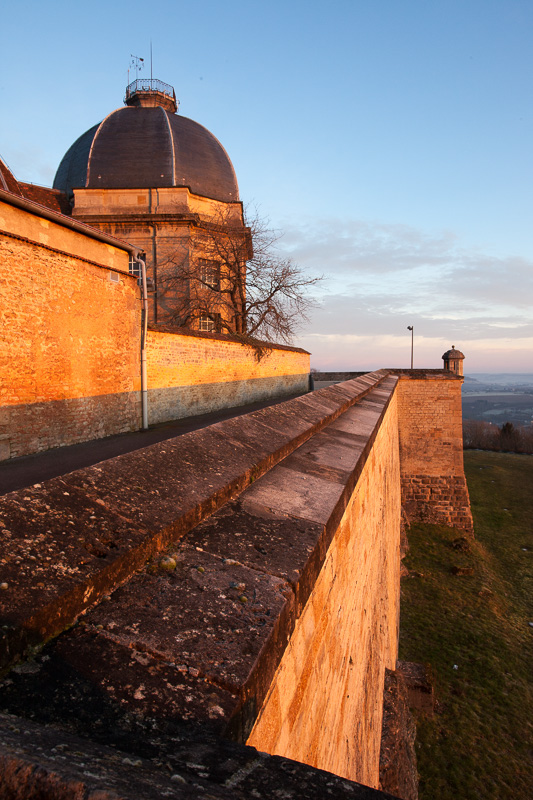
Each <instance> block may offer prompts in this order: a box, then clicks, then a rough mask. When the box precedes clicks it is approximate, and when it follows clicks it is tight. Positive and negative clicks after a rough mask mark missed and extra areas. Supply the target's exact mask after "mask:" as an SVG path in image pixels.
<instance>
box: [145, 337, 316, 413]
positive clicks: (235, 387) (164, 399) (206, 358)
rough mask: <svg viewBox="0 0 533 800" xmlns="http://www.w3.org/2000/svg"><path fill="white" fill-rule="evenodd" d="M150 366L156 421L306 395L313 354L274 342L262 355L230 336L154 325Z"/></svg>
mask: <svg viewBox="0 0 533 800" xmlns="http://www.w3.org/2000/svg"><path fill="white" fill-rule="evenodd" d="M258 355H260V358H258ZM147 369H148V405H149V410H150V423H151V424H155V423H157V422H166V421H167V420H171V419H179V418H181V417H188V416H195V415H197V414H204V413H207V412H209V411H217V410H218V409H221V408H231V407H233V406H241V405H247V404H248V403H254V402H258V401H262V400H270V399H274V398H278V397H279V398H283V397H288V396H290V395H296V394H303V393H304V392H306V391H307V390H308V383H309V353H307V352H305V350H300V349H299V348H296V347H283V346H272V347H269V348H267V349H266V350H265V351H264V352H263V353H260V354H258V351H257V350H255V349H254V348H253V347H250V346H248V345H244V344H242V343H240V342H238V341H234V340H232V339H230V338H228V337H227V336H217V335H213V334H211V335H210V334H198V333H194V332H182V333H175V332H170V331H165V330H162V329H157V328H151V329H150V330H149V331H148V348H147Z"/></svg>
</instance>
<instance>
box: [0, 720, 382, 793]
mask: <svg viewBox="0 0 533 800" xmlns="http://www.w3.org/2000/svg"><path fill="white" fill-rule="evenodd" d="M170 745H171V746H170V747H167V748H166V749H162V748H161V749H160V750H159V751H157V753H156V754H155V755H154V752H153V751H152V752H151V753H150V756H151V757H150V756H149V755H148V754H146V753H145V754H143V755H142V756H140V757H139V756H133V757H132V754H131V752H125V751H121V750H120V749H116V748H114V747H106V746H105V745H99V744H95V743H93V742H90V741H87V740H85V739H83V738H80V737H76V736H72V735H71V734H67V735H65V732H64V731H58V730H54V729H53V728H50V727H44V726H41V725H37V724H35V723H33V722H31V721H29V720H22V719H20V718H18V717H15V716H12V715H10V714H0V749H1V752H0V787H1V788H2V790H3V793H4V792H5V795H4V794H3V796H6V795H7V796H8V797H9V798H10V800H43V798H45V797H46V798H57V800H59V799H60V798H63V799H64V800H67V798H73V799H74V798H80V799H81V798H82V797H83V798H88V799H89V798H93V800H97V798H98V799H99V800H118V798H119V797H120V798H121V800H139V798H141V797H142V798H143V800H160V798H163V797H165V798H169V800H189V799H190V800H248V798H250V797H255V798H258V800H271V798H274V797H280V796H283V797H290V798H291V800H394V798H393V796H392V795H389V794H385V793H384V792H380V791H377V790H375V789H371V788H369V787H368V786H362V785H361V784H358V783H353V782H351V781H346V780H344V779H343V778H339V777H338V776H336V775H332V774H331V773H329V772H324V771H322V770H318V769H315V768H313V767H309V766H307V765H306V764H299V763H297V762H295V761H291V760H289V759H287V758H281V757H280V756H269V755H267V754H266V753H258V752H257V750H255V749H254V748H252V747H244V746H240V745H238V744H234V743H232V742H227V741H209V740H208V741H206V740H204V741H201V742H199V741H194V740H191V739H189V741H187V742H182V743H179V742H176V741H175V740H173V741H172V742H171V743H170ZM280 792H281V793H282V794H280Z"/></svg>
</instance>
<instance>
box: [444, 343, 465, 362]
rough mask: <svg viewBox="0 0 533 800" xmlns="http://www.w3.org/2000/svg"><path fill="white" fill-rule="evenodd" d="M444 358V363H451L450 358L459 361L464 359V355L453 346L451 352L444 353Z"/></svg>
mask: <svg viewBox="0 0 533 800" xmlns="http://www.w3.org/2000/svg"><path fill="white" fill-rule="evenodd" d="M442 358H443V360H444V361H449V360H450V358H455V359H457V360H461V359H463V358H464V355H463V353H461V351H460V350H456V349H455V345H453V344H452V349H451V350H446V352H445V353H444V355H443V356H442Z"/></svg>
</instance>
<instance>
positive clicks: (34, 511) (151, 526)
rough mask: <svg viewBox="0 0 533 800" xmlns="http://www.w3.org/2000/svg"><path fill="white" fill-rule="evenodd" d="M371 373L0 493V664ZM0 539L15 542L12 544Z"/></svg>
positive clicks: (175, 535)
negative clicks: (342, 386) (0, 618)
mask: <svg viewBox="0 0 533 800" xmlns="http://www.w3.org/2000/svg"><path fill="white" fill-rule="evenodd" d="M383 377H384V376H381V375H370V376H365V377H364V379H358V380H357V381H352V382H350V385H349V387H348V389H347V390H346V391H344V392H343V393H342V396H339V394H338V393H337V394H334V395H331V396H330V395H329V394H328V391H329V390H325V391H323V392H317V393H316V396H315V395H309V396H307V397H305V398H297V399H295V400H292V401H288V402H287V403H283V404H279V405H277V406H275V408H268V409H261V410H259V411H255V412H253V413H252V414H249V415H244V416H242V417H240V418H239V420H226V421H225V422H221V423H218V424H216V425H213V426H210V427H208V428H205V429H202V430H199V431H195V432H193V433H189V434H185V435H183V436H181V437H178V438H176V439H173V440H167V441H165V442H160V443H158V444H154V445H152V446H151V447H147V448H144V449H142V450H138V451H135V452H132V453H127V454H125V455H122V456H119V457H117V458H114V459H110V460H109V461H105V462H102V463H101V464H98V465H96V466H94V467H89V468H87V469H82V470H78V471H76V472H72V473H70V474H69V475H66V476H65V477H63V478H57V479H54V480H53V481H49V482H46V483H45V484H43V486H39V487H37V488H32V489H29V490H21V491H20V492H13V493H11V494H10V495H6V496H4V497H3V498H1V499H0V523H1V524H2V525H3V530H7V531H9V534H5V536H4V537H3V542H2V544H4V546H5V549H4V556H3V558H4V562H3V563H2V564H0V583H3V582H7V584H8V590H7V591H5V592H3V594H2V596H1V598H0V601H1V602H2V603H3V607H2V611H3V614H4V619H5V620H6V622H5V624H7V625H9V628H8V629H4V633H3V644H2V647H1V648H0V668H1V667H5V666H8V665H9V664H10V663H12V662H13V661H15V660H16V659H17V657H20V655H21V654H22V653H23V652H25V650H26V649H27V647H28V646H31V645H34V644H38V643H39V642H43V641H46V640H47V639H48V638H50V637H51V636H54V635H56V634H57V633H58V632H59V631H60V630H62V629H64V628H65V627H66V626H68V625H69V624H71V623H72V622H73V621H74V620H75V619H76V618H77V616H78V615H79V614H80V613H81V612H82V611H84V610H85V609H86V608H87V607H88V606H89V605H91V604H93V603H95V602H97V601H98V600H99V599H100V598H101V597H102V596H103V595H104V594H106V593H109V592H111V591H112V590H113V589H114V588H115V587H116V586H118V585H119V584H120V583H122V582H123V581H124V580H126V579H127V578H128V577H129V576H130V575H132V574H133V572H134V571H135V570H136V569H139V568H140V567H141V566H142V565H143V564H144V563H145V562H146V560H147V559H148V558H150V557H151V556H152V555H153V554H155V553H156V552H158V551H159V550H161V549H163V548H165V547H166V546H168V545H169V544H170V543H171V542H172V541H175V540H176V539H179V537H180V536H183V534H184V533H186V532H187V531H188V530H190V529H191V528H192V527H193V526H194V525H196V524H198V523H199V522H200V521H201V520H202V519H204V518H205V517H206V516H208V515H210V514H212V513H213V512H214V511H215V510H216V509H217V508H219V507H220V506H221V505H223V504H224V503H225V502H227V501H228V500H229V499H231V498H232V497H234V496H235V495H236V494H238V493H239V492H241V491H242V490H243V489H244V488H245V487H246V486H247V485H248V484H249V483H251V482H253V481H255V480H256V479H257V478H258V477H259V476H260V475H261V474H263V473H264V472H265V471H267V470H268V469H270V468H271V467H272V466H273V465H274V464H276V463H278V462H279V461H280V460H281V459H283V458H284V457H286V456H287V455H288V454H289V453H291V452H292V451H293V450H294V449H295V448H296V447H298V446H299V445H301V444H302V443H303V442H305V441H306V440H307V439H309V437H311V436H312V435H313V433H315V432H316V431H317V430H320V429H322V428H323V427H324V426H325V425H326V424H327V423H328V422H331V421H332V420H333V419H335V417H337V416H338V415H339V414H340V413H341V412H342V410H343V409H345V408H346V407H347V406H349V405H350V404H353V403H354V402H355V401H356V399H357V398H358V397H360V396H364V395H366V394H367V393H368V392H369V391H370V390H371V389H372V387H375V386H376V384H379V382H380V381H381V380H383ZM387 380H390V379H387ZM346 395H348V399H347V398H346ZM363 402H365V401H363ZM25 498H26V499H25ZM91 512H93V513H91ZM2 520H3V522H2ZM110 531H111V533H110ZM8 540H9V541H16V542H19V544H18V545H16V548H15V550H14V551H12V548H11V545H10V544H9V543H8ZM17 548H18V549H17ZM18 554H20V555H21V556H22V557H20V558H19V557H18ZM47 559H49V560H47ZM10 561H13V564H14V567H15V569H13V564H12V566H11V567H10V566H9V562H10ZM21 565H22V566H21ZM35 576H38V578H39V580H37V581H36V580H35ZM10 582H11V585H12V587H13V589H16V591H10V590H9V585H10Z"/></svg>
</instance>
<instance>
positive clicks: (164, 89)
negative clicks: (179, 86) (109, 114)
mask: <svg viewBox="0 0 533 800" xmlns="http://www.w3.org/2000/svg"><path fill="white" fill-rule="evenodd" d="M137 92H161V94H165V95H166V96H167V97H171V98H172V99H173V100H176V92H175V91H174V87H173V86H170V85H169V84H168V83H163V81H159V80H157V78H138V79H137V80H136V81H132V82H131V83H130V85H129V86H128V87H127V89H126V100H128V99H129V98H130V97H131V96H132V95H134V94H137Z"/></svg>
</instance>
